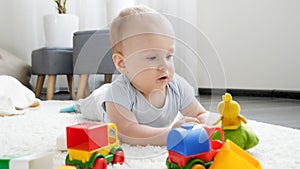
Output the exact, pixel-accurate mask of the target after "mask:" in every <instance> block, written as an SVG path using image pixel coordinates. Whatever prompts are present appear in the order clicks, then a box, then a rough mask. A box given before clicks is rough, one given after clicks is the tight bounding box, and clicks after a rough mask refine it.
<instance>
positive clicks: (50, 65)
mask: <svg viewBox="0 0 300 169" xmlns="http://www.w3.org/2000/svg"><path fill="white" fill-rule="evenodd" d="M31 65H32V66H31V72H32V74H33V75H38V79H37V84H36V89H35V96H36V97H37V98H39V97H40V93H41V90H42V87H43V83H44V79H45V76H46V75H47V76H48V85H47V97H46V98H47V100H50V99H52V98H53V94H54V87H55V82H56V75H67V79H68V86H69V91H70V95H71V97H70V98H72V95H73V50H72V48H46V47H44V48H40V49H37V50H34V51H32V53H31Z"/></svg>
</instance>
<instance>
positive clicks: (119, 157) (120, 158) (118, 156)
mask: <svg viewBox="0 0 300 169" xmlns="http://www.w3.org/2000/svg"><path fill="white" fill-rule="evenodd" d="M124 161H125V157H124V152H123V151H122V150H118V151H116V152H115V154H114V159H113V161H112V164H116V163H120V164H123V163H124Z"/></svg>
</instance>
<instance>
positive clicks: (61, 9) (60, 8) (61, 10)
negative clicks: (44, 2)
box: [54, 0, 67, 14]
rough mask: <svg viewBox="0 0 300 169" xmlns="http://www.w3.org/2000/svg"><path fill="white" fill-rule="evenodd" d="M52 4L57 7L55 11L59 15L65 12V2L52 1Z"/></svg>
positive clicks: (64, 0) (65, 0) (60, 0)
mask: <svg viewBox="0 0 300 169" xmlns="http://www.w3.org/2000/svg"><path fill="white" fill-rule="evenodd" d="M54 2H55V3H56V5H57V7H56V9H57V10H58V13H59V14H65V13H66V12H67V9H66V3H67V0H54Z"/></svg>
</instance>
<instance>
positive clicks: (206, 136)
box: [166, 124, 224, 169]
mask: <svg viewBox="0 0 300 169" xmlns="http://www.w3.org/2000/svg"><path fill="white" fill-rule="evenodd" d="M215 131H218V132H219V133H220V134H221V136H222V137H221V138H222V139H221V141H219V140H212V138H211V136H212V134H213V133H214V132H215ZM223 143H224V132H223V130H222V129H221V128H220V127H214V126H212V127H208V126H201V125H195V124H183V125H182V126H181V128H174V129H172V130H170V132H169V133H168V136H167V150H168V155H169V156H168V158H167V161H166V165H167V168H168V169H195V168H197V169H204V168H208V167H210V165H211V164H212V163H213V158H214V156H215V155H216V153H218V152H219V151H220V149H221V147H222V145H223Z"/></svg>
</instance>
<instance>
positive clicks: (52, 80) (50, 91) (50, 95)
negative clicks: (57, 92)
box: [46, 75, 56, 100]
mask: <svg viewBox="0 0 300 169" xmlns="http://www.w3.org/2000/svg"><path fill="white" fill-rule="evenodd" d="M55 82H56V75H49V76H48V86H47V96H46V99H47V100H51V99H52V98H53V96H54V88H55Z"/></svg>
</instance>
